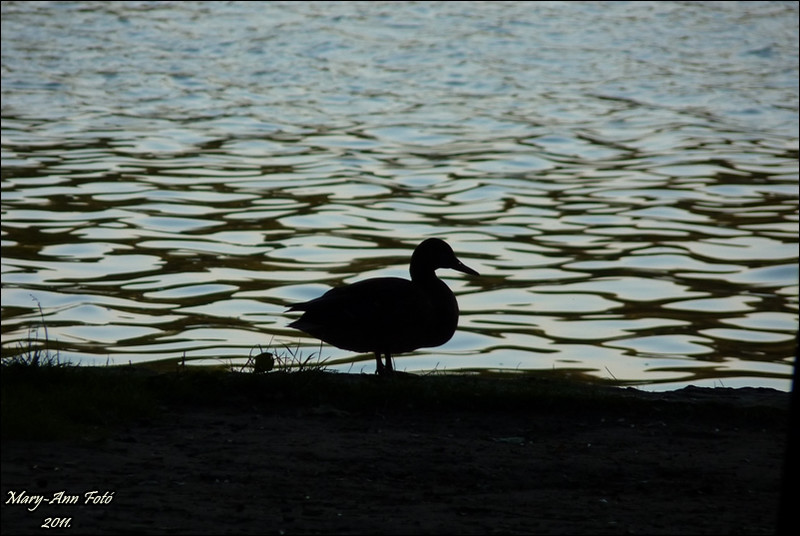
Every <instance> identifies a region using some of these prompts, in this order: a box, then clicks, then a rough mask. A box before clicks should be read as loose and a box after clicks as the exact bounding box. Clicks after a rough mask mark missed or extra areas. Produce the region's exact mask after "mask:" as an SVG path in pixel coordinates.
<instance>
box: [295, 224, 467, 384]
mask: <svg viewBox="0 0 800 536" xmlns="http://www.w3.org/2000/svg"><path fill="white" fill-rule="evenodd" d="M440 268H449V269H452V270H457V271H459V272H462V273H465V274H469V275H473V276H478V275H479V274H478V272H476V271H475V270H473V269H472V268H470V267H468V266H466V265H465V264H464V263H463V262H461V261H460V260H459V259H458V258H457V257H456V254H455V253H454V252H453V249H452V248H451V247H450V245H449V244H448V243H447V242H445V241H444V240H442V239H440V238H428V239H426V240H424V241H422V242H421V243H420V244H419V245H418V246H417V247H416V248H415V249H414V252H413V253H412V255H411V263H410V269H409V272H410V275H411V279H410V280H408V279H403V278H400V277H375V278H370V279H365V280H362V281H358V282H355V283H352V284H350V285H344V286H340V287H334V288H332V289H330V290H328V291H327V292H325V293H324V294H323V295H321V296H319V297H318V298H315V299H313V300H310V301H307V302H303V303H297V304H295V305H292V306H291V307H290V308H289V310H288V311H302V312H303V314H302V316H301V317H300V318H298V319H297V320H294V321H293V322H291V323H290V324H289V327H292V328H295V329H298V330H300V331H303V332H304V333H307V334H309V335H311V336H313V337H316V338H318V339H320V340H322V341H323V342H325V343H328V344H330V345H333V346H335V347H337V348H340V349H342V350H349V351H352V352H358V353H373V354H374V355H375V360H376V363H377V364H376V369H375V372H376V373H377V374H379V375H383V374H392V372H393V370H394V367H393V364H392V356H393V355H396V354H404V353H408V352H413V351H414V350H416V349H418V348H432V347H435V346H441V345H442V344H444V343H446V342H447V341H449V340H450V339H451V338H452V337H453V334H454V333H455V331H456V327H457V326H458V314H459V310H458V302H457V301H456V297H455V295H454V294H453V292H452V291H451V290H450V288H448V286H447V285H446V284H445V283H444V281H442V280H441V279H439V278H438V277H437V276H436V270H438V269H440ZM381 357H383V358H384V360H385V361H381Z"/></svg>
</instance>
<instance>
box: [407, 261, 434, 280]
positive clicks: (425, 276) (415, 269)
mask: <svg viewBox="0 0 800 536" xmlns="http://www.w3.org/2000/svg"><path fill="white" fill-rule="evenodd" d="M410 271H411V281H413V282H414V283H418V284H420V285H430V284H431V283H434V282H436V281H439V278H438V277H436V271H435V270H433V269H432V268H431V267H430V266H420V265H419V264H413V263H412V264H411V270H410Z"/></svg>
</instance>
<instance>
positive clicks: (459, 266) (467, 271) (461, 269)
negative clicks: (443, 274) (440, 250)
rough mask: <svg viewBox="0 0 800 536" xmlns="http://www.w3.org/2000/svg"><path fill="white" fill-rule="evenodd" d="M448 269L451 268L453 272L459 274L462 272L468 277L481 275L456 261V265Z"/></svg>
mask: <svg viewBox="0 0 800 536" xmlns="http://www.w3.org/2000/svg"><path fill="white" fill-rule="evenodd" d="M450 268H452V269H453V270H458V271H459V272H464V273H465V274H469V275H481V274H479V273H478V272H476V271H475V270H473V269H472V268H470V267H469V266H467V265H466V264H464V263H463V262H461V261H458V260H457V261H456V264H454V265H453V266H451V267H450Z"/></svg>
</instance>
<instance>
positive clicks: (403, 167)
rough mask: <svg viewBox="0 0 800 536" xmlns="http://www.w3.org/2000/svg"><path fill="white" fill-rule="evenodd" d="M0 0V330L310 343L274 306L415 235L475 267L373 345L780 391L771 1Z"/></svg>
mask: <svg viewBox="0 0 800 536" xmlns="http://www.w3.org/2000/svg"><path fill="white" fill-rule="evenodd" d="M2 10H3V20H2V25H3V27H2V35H3V52H2V54H3V77H2V96H3V104H2V107H3V117H2V126H3V140H2V160H3V162H2V167H3V176H2V231H3V237H2V239H3V242H2V245H3V246H2V247H3V253H2V262H3V266H2V270H3V271H2V315H3V317H2V318H3V325H2V333H3V351H4V355H6V354H7V353H9V352H13V351H14V349H15V348H18V347H19V345H20V344H24V342H25V341H26V340H28V338H30V337H31V335H32V334H34V335H35V336H36V337H39V338H41V336H42V331H43V330H42V329H41V320H42V319H41V318H40V312H39V309H38V304H41V307H42V313H43V316H44V321H45V322H46V324H47V328H48V336H49V337H50V338H51V339H53V340H54V341H57V344H58V348H59V350H60V352H61V355H62V356H63V357H65V358H67V359H71V360H75V361H80V362H82V363H86V364H93V363H106V362H112V363H127V362H129V361H130V362H140V361H151V360H157V359H163V358H179V357H182V356H185V357H186V359H188V360H196V361H197V362H199V363H208V362H211V363H239V364H240V363H243V362H244V361H245V360H246V358H247V356H248V355H250V354H251V352H252V351H253V349H254V348H257V347H259V346H261V347H266V346H268V345H272V347H277V348H280V347H282V346H283V345H288V346H291V347H294V346H296V345H300V347H301V348H302V349H303V351H306V352H316V351H318V350H319V345H318V343H317V341H314V340H311V339H309V338H306V337H304V336H303V335H302V334H300V333H298V332H296V331H294V330H291V329H287V328H286V324H287V323H288V322H289V321H290V320H291V315H286V314H285V312H284V311H285V308H286V307H287V306H288V305H290V304H292V303H294V302H297V301H301V300H307V299H309V298H312V297H314V296H316V295H318V294H319V293H321V292H324V291H325V290H326V289H327V288H329V286H331V285H337V284H342V283H351V282H353V281H356V280H359V279H361V278H364V277H373V276H385V275H392V276H400V277H406V275H407V269H408V268H407V265H408V259H409V256H410V253H411V251H412V250H413V248H414V246H415V245H416V244H417V243H418V242H419V241H421V239H423V238H425V237H429V236H439V237H443V238H446V239H447V240H448V242H450V243H451V245H452V246H453V247H454V249H455V250H456V252H457V253H458V254H459V257H461V258H462V259H463V260H464V261H465V262H466V264H468V265H469V266H471V267H473V268H475V269H476V270H478V271H479V272H480V273H481V277H480V278H471V277H466V276H462V275H460V274H455V273H447V272H446V271H442V272H440V275H441V276H442V277H444V278H445V279H446V281H447V282H448V284H449V285H450V286H451V288H452V289H453V290H454V292H456V294H457V295H458V297H459V303H460V305H461V310H462V317H461V321H460V328H459V331H458V332H457V333H456V335H455V336H454V338H453V339H452V340H451V341H450V342H449V343H448V344H446V345H445V346H442V347H440V348H434V349H423V350H420V351H418V352H416V353H414V354H412V355H409V356H403V357H400V358H399V359H398V360H397V366H398V367H399V368H400V369H405V370H409V371H411V370H420V371H425V370H445V371H454V370H460V369H513V370H549V369H553V368H567V369H578V370H584V371H587V372H588V373H589V374H591V375H594V376H596V377H600V378H615V379H618V380H620V381H623V382H632V383H641V384H646V385H649V386H650V387H649V388H667V387H675V386H680V385H683V384H686V383H695V384H699V385H726V386H740V385H768V386H772V387H777V388H780V389H788V388H789V376H790V374H791V365H792V362H793V357H794V352H795V335H796V333H797V325H798V316H797V310H798V307H797V305H798V300H797V296H798V271H797V261H798V230H797V229H798V227H797V225H798V165H797V156H798V154H797V147H798V141H797V140H798V135H797V132H798V107H797V102H798V95H797V93H798V90H797V82H798V76H797V73H798V67H797V66H798V47H797V37H798V35H797V32H798V30H797V24H796V21H797V15H798V12H797V4H796V3H775V2H760V3H703V4H680V3H669V2H661V3H649V2H646V3H637V2H634V3H628V4H624V5H619V4H618V3H614V2H612V3H600V4H597V3H583V2H571V3H566V4H553V3H540V2H535V3H526V2H521V3H517V2H510V3H495V2H485V3H484V2H472V3H467V4H452V3H447V2H443V3H438V2H425V3H401V4H384V3H379V2H370V3H355V2H354V3H350V2H339V3H312V4H306V3H293V2H289V3H280V2H270V3H248V2H232V3H226V4H217V3H200V4H192V3H81V2H77V3H69V4H66V5H65V3H58V2H56V3H17V2H5V3H3V7H2ZM76 28H80V31H76ZM212 28H213V30H212ZM322 354H323V357H326V358H329V359H330V360H331V361H332V362H335V363H338V364H334V365H331V368H333V369H335V370H341V371H348V372H361V371H364V372H371V371H372V369H371V367H372V359H371V357H369V356H353V355H352V354H351V353H348V352H343V351H340V350H338V349H336V348H330V347H323V348H322Z"/></svg>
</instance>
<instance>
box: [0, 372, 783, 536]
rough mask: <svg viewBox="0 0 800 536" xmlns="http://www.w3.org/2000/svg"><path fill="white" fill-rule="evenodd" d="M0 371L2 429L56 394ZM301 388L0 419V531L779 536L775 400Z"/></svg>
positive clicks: (419, 386) (149, 388)
mask: <svg viewBox="0 0 800 536" xmlns="http://www.w3.org/2000/svg"><path fill="white" fill-rule="evenodd" d="M3 372H4V374H5V375H6V376H7V377H6V378H4V380H3V388H4V390H6V391H8V393H4V395H3V404H4V406H5V407H4V419H6V416H7V415H8V412H11V411H13V412H23V411H24V409H23V408H21V407H19V404H25V405H28V406H30V405H33V404H37V403H39V404H45V405H46V404H53V402H52V398H48V397H50V396H56V397H64V396H68V395H67V394H64V393H61V394H58V387H57V386H55V387H54V386H47V385H46V386H45V387H44V388H42V392H46V393H48V394H46V395H41V397H44V398H41V397H39V396H40V395H35V396H34V395H26V396H27V397H32V398H26V396H22V395H21V394H18V393H17V394H15V390H18V391H19V392H21V393H25V392H26V390H30V389H31V385H38V384H37V383H36V382H38V380H35V381H34V380H31V379H29V378H27V377H26V378H23V379H22V380H19V379H18V378H9V377H8V374H7V373H6V371H3ZM249 376H251V377H252V376H255V375H252V374H251V375H249ZM266 376H269V375H266ZM296 376H297V375H296ZM316 376H318V377H313V378H311V379H307V380H302V382H301V383H298V382H300V380H297V379H294V378H293V379H291V380H288V384H287V383H280V382H278V381H277V380H274V379H268V380H260V379H247V380H244V382H243V383H242V382H239V381H238V380H236V381H231V380H230V379H223V380H220V379H219V378H216V379H215V377H209V378H205V379H203V380H202V381H199V382H190V383H191V389H188V388H187V387H186V386H185V385H183V384H179V385H178V384H176V385H172V384H164V383H163V380H162V379H158V378H156V379H153V378H150V379H148V380H146V383H144V384H142V383H141V382H142V380H141V379H137V380H136V381H135V382H134V384H135V385H137V389H138V390H144V391H146V393H145V395H141V393H138V394H137V396H140V395H141V396H142V397H143V398H142V399H141V400H140V399H138V398H136V399H134V402H135V403H136V404H140V405H141V406H143V407H145V406H146V407H152V408H153V409H154V410H155V411H147V412H145V413H144V414H136V413H135V412H134V413H130V411H129V410H124V409H120V408H116V409H113V410H109V412H107V413H103V412H100V413H95V414H94V416H93V417H92V418H91V419H88V420H87V421H86V422H83V423H79V424H80V426H79V427H78V428H69V429H67V431H62V432H59V434H57V435H56V437H49V438H48V437H46V436H47V435H49V434H43V436H44V437H45V438H44V439H30V438H28V437H32V436H36V435H37V434H36V433H34V432H32V430H36V429H37V426H38V425H37V426H32V427H26V426H25V425H24V423H23V424H20V423H10V424H9V425H8V426H6V424H5V422H4V426H3V437H4V439H3V442H2V493H3V505H2V533H3V534H4V535H10V534H32V533H39V532H43V531H46V529H44V528H42V525H43V524H46V523H48V520H50V521H49V523H50V524H51V525H53V524H62V523H66V524H68V525H69V528H68V529H64V528H58V529H55V530H56V531H60V532H61V533H67V532H72V533H75V534H773V533H775V530H776V519H777V514H778V504H779V494H780V479H781V469H782V465H783V460H784V455H785V450H784V449H785V445H786V430H787V419H788V404H789V395H788V394H787V393H782V392H778V391H774V390H770V389H726V388H719V389H696V388H687V389H683V390H679V391H673V392H669V393H646V392H641V391H638V390H635V389H621V388H607V387H598V386H590V385H588V384H583V383H581V382H574V381H573V382H567V383H563V382H561V380H558V381H555V380H548V379H526V380H483V379H476V378H461V379H458V378H455V379H453V378H450V379H443V378H437V377H425V378H410V377H405V378H399V379H397V378H396V379H393V380H387V379H385V378H375V377H371V376H355V375H332V374H321V375H316ZM342 376H347V378H343V377H342ZM48 381H51V382H57V385H58V386H60V385H62V383H64V382H65V381H69V378H66V379H65V378H56V380H52V379H50V380H47V381H45V382H44V383H45V384H47V382H48ZM125 381H127V380H125V379H124V378H122V379H120V378H115V379H114V380H113V381H110V382H101V383H102V384H103V385H106V387H105V388H108V389H111V390H112V391H114V392H116V393H117V395H118V396H126V395H125V390H124V388H122V387H120V386H121V385H123V384H122V383H119V382H125ZM170 381H172V380H170ZM258 382H261V383H258ZM458 382H462V383H461V384H458ZM485 382H495V383H494V384H492V383H485ZM504 382H505V383H504ZM220 384H223V385H220ZM498 385H499V386H500V387H498ZM92 388H94V387H92ZM92 388H88V387H87V388H83V389H82V391H91V389H92ZM97 389H103V387H97ZM189 390H191V391H192V394H191V395H189V396H187V395H186V394H185V393H186V392H188V391H189ZM53 391H55V392H56V395H52V393H53ZM137 392H138V391H137ZM165 393H166V394H165ZM88 396H90V397H91V398H93V399H98V403H100V404H102V403H103V400H102V396H100V395H96V394H90V395H88ZM12 397H13V399H12ZM37 397H39V398H37ZM48 400H49V402H48ZM65 403H66V402H65ZM54 411H55V409H54ZM67 413H68V414H67V415H66V416H62V417H59V418H66V419H69V418H73V417H74V415H73V417H70V416H69V415H70V414H69V412H67ZM38 415H39V414H38V413H36V412H33V413H32V414H31V416H30V417H28V418H29V419H30V420H33V421H37V422H38V420H39V419H41V417H40V416H38ZM78 420H79V419H78ZM10 421H11V419H10V418H9V422H10ZM110 421H113V422H110ZM92 491H96V492H97V494H96V496H97V497H101V499H99V502H98V504H94V503H91V502H90V503H89V504H85V501H86V496H85V494H86V493H87V492H92ZM12 492H13V495H12ZM62 492H63V493H62ZM23 493H24V494H26V495H42V496H44V499H45V501H47V502H50V503H51V504H47V503H46V502H42V503H41V504H40V505H39V506H38V507H37V508H35V509H33V508H34V507H33V505H30V504H22V503H16V504H15V503H13V502H12V501H11V499H12V496H13V497H16V498H19V497H20V496H22V494H23ZM59 493H62V495H59ZM103 495H105V498H102V497H103ZM62 496H63V497H64V498H68V497H70V496H77V501H78V503H77V504H58V502H59V501H58V500H53V499H54V498H55V499H58V498H59V497H62ZM31 510H32V511H31ZM65 519H67V520H68V521H62V520H65ZM54 520H55V521H54ZM50 530H51V532H52V531H53V530H54V529H50Z"/></svg>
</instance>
